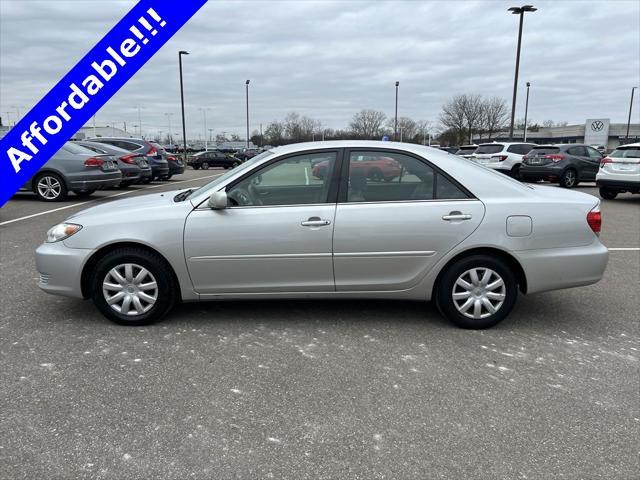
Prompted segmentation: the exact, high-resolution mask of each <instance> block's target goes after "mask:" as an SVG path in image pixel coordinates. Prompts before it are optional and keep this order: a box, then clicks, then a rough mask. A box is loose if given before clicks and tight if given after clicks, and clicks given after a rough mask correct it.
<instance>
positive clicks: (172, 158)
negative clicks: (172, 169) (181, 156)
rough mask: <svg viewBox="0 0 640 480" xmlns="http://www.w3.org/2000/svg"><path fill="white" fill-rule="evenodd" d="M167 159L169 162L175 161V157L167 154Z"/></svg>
mask: <svg viewBox="0 0 640 480" xmlns="http://www.w3.org/2000/svg"><path fill="white" fill-rule="evenodd" d="M167 160H169V161H170V162H175V161H176V157H174V156H169V157H167Z"/></svg>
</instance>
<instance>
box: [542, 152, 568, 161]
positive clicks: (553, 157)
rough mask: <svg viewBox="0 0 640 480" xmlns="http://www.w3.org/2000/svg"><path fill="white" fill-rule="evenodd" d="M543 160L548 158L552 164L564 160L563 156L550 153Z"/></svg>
mask: <svg viewBox="0 0 640 480" xmlns="http://www.w3.org/2000/svg"><path fill="white" fill-rule="evenodd" d="M544 158H548V159H549V160H551V161H552V162H561V161H562V160H564V155H562V154H561V153H551V154H549V155H545V156H544Z"/></svg>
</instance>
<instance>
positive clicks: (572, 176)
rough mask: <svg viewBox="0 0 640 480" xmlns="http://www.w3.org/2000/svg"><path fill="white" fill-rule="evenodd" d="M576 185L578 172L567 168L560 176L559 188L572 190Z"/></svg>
mask: <svg viewBox="0 0 640 480" xmlns="http://www.w3.org/2000/svg"><path fill="white" fill-rule="evenodd" d="M576 185H578V172H576V171H575V170H574V169H573V168H568V169H567V170H565V171H564V172H563V173H562V175H561V176H560V186H561V187H564V188H573V187H575V186H576Z"/></svg>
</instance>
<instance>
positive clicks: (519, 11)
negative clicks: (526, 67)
mask: <svg viewBox="0 0 640 480" xmlns="http://www.w3.org/2000/svg"><path fill="white" fill-rule="evenodd" d="M536 10H538V9H537V8H535V7H534V6H533V5H523V6H522V7H511V8H509V9H508V11H509V12H511V13H512V14H514V15H520V26H519V28H518V49H517V52H516V74H515V76H514V79H513V100H512V101H511V125H510V126H509V140H513V124H514V122H515V119H516V96H517V93H518V71H519V70H520V46H521V44H522V22H523V20H524V12H535V11H536Z"/></svg>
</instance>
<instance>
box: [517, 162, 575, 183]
mask: <svg viewBox="0 0 640 480" xmlns="http://www.w3.org/2000/svg"><path fill="white" fill-rule="evenodd" d="M563 170H564V167H560V166H555V165H548V166H544V167H530V166H529V165H527V164H525V163H523V164H522V166H521V167H520V178H522V179H523V180H551V181H553V180H557V179H558V178H560V175H562V171H563Z"/></svg>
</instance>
